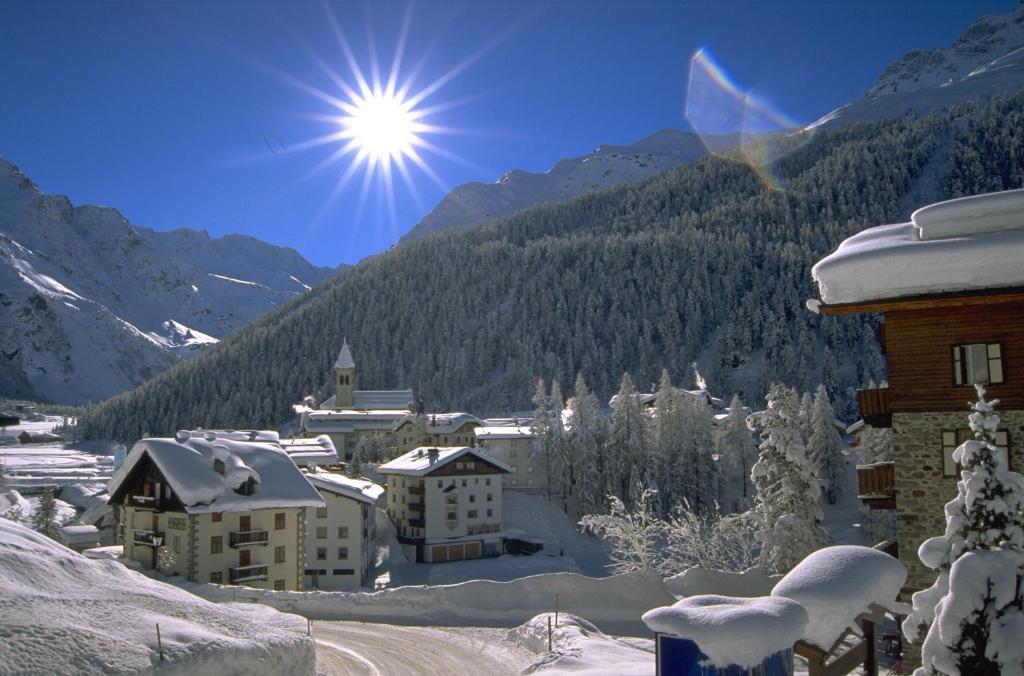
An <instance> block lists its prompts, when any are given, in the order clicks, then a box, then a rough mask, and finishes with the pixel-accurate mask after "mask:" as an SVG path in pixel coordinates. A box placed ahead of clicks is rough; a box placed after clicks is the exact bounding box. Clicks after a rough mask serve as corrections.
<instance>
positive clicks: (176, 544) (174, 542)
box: [171, 535, 181, 554]
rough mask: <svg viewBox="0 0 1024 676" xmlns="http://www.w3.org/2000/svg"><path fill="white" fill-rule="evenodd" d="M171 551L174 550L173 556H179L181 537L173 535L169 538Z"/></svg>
mask: <svg viewBox="0 0 1024 676" xmlns="http://www.w3.org/2000/svg"><path fill="white" fill-rule="evenodd" d="M171 549H173V550H174V553H175V554H180V553H181V536H180V535H175V536H174V537H173V538H171Z"/></svg>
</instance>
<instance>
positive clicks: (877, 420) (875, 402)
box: [857, 387, 892, 427]
mask: <svg viewBox="0 0 1024 676" xmlns="http://www.w3.org/2000/svg"><path fill="white" fill-rule="evenodd" d="M857 406H858V407H859V408H860V415H861V417H862V418H864V422H866V423H867V424H868V425H871V426H872V427H892V409H891V408H890V404H889V388H888V387H879V388H875V389H873V390H857Z"/></svg>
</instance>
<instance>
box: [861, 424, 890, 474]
mask: <svg viewBox="0 0 1024 676" xmlns="http://www.w3.org/2000/svg"><path fill="white" fill-rule="evenodd" d="M892 456H893V445H892V429H891V428H887V427H881V428H880V427H871V426H870V425H865V426H864V427H862V428H861V429H860V431H859V432H857V457H858V458H859V459H860V461H861V462H862V463H864V464H866V465H868V464H871V463H873V462H883V461H885V460H892Z"/></svg>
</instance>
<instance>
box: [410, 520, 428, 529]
mask: <svg viewBox="0 0 1024 676" xmlns="http://www.w3.org/2000/svg"><path fill="white" fill-rule="evenodd" d="M409 525H410V526H412V527H413V528H426V522H425V521H424V520H423V519H409Z"/></svg>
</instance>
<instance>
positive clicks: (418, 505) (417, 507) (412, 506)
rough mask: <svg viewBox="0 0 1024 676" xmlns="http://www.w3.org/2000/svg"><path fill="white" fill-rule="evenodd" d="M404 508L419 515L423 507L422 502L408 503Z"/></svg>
mask: <svg viewBox="0 0 1024 676" xmlns="http://www.w3.org/2000/svg"><path fill="white" fill-rule="evenodd" d="M406 507H408V508H409V509H410V510H411V511H413V512H419V513H420V514H423V509H424V505H423V502H422V501H421V502H410V503H409V504H407V505H406Z"/></svg>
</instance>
